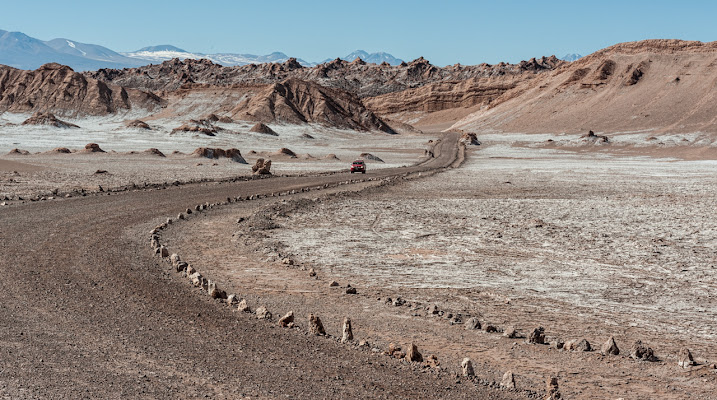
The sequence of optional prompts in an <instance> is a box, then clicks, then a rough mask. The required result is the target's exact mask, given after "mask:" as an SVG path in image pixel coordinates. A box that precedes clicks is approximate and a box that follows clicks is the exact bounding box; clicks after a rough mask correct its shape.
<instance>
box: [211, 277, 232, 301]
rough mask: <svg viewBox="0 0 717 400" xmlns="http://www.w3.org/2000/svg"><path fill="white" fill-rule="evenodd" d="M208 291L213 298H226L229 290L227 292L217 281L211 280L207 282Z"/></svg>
mask: <svg viewBox="0 0 717 400" xmlns="http://www.w3.org/2000/svg"><path fill="white" fill-rule="evenodd" d="M207 293H209V295H210V296H211V297H212V298H213V299H226V298H227V292H225V291H224V290H222V289H219V287H218V286H217V283H216V282H212V281H209V282H208V284H207Z"/></svg>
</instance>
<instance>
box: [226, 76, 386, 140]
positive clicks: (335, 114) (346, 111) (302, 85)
mask: <svg viewBox="0 0 717 400" xmlns="http://www.w3.org/2000/svg"><path fill="white" fill-rule="evenodd" d="M231 115H232V118H234V119H240V120H247V121H258V122H264V123H271V122H283V123H289V124H305V123H317V124H320V125H325V126H331V127H336V128H344V129H356V130H380V131H384V132H387V133H395V132H394V131H393V130H392V129H391V128H390V127H389V126H388V125H387V124H386V123H385V122H383V121H382V120H381V119H380V118H378V117H377V116H376V115H375V114H374V113H373V112H371V111H369V110H368V109H367V108H366V107H365V106H364V105H363V103H362V102H361V100H360V99H359V98H358V97H357V96H356V95H354V94H351V93H349V92H346V91H343V90H340V89H332V88H327V87H323V86H321V85H319V84H317V83H314V82H308V81H302V80H299V79H288V80H285V81H283V82H279V83H275V84H272V85H269V86H267V87H266V88H265V89H264V90H262V91H260V92H259V93H257V94H255V95H254V96H252V97H250V98H248V99H246V100H244V101H242V102H241V103H239V104H238V105H237V106H236V107H234V109H233V110H232V111H231Z"/></svg>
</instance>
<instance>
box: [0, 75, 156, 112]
mask: <svg viewBox="0 0 717 400" xmlns="http://www.w3.org/2000/svg"><path fill="white" fill-rule="evenodd" d="M160 103H161V100H160V98H159V97H157V96H155V95H154V94H150V93H146V92H143V91H140V90H136V89H126V88H123V87H120V86H117V85H115V84H111V83H107V82H104V81H98V80H97V79H93V78H91V77H87V76H85V75H83V74H80V73H77V72H75V71H73V70H72V68H70V67H67V66H64V65H60V64H55V63H51V64H45V65H43V66H41V67H40V68H38V69H36V70H34V71H25V70H19V69H15V68H11V67H8V66H0V112H4V111H10V112H35V111H42V112H52V113H55V114H58V115H64V116H83V115H106V114H113V113H116V112H118V111H122V110H132V109H146V110H154V109H156V108H158V107H159V105H160Z"/></svg>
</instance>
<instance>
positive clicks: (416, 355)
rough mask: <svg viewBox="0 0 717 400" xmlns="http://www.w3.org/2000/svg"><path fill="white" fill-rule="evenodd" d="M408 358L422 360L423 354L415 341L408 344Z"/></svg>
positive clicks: (416, 360) (409, 359)
mask: <svg viewBox="0 0 717 400" xmlns="http://www.w3.org/2000/svg"><path fill="white" fill-rule="evenodd" d="M406 359H407V360H408V361H415V362H422V361H423V355H421V353H420V352H419V351H418V346H416V345H415V343H411V344H410V345H409V346H408V352H406Z"/></svg>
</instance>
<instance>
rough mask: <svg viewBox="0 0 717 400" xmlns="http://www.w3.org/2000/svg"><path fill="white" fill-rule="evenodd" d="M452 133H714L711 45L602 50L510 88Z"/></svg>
mask: <svg viewBox="0 0 717 400" xmlns="http://www.w3.org/2000/svg"><path fill="white" fill-rule="evenodd" d="M454 127H455V128H462V129H469V130H495V131H508V132H579V131H586V130H589V129H591V130H595V131H600V132H627V131H640V130H646V131H647V130H649V131H655V132H710V133H717V42H711V43H701V42H687V41H680V40H645V41H640V42H630V43H621V44H618V45H615V46H612V47H608V48H606V49H603V50H600V51H598V52H596V53H593V54H592V55H590V56H587V57H584V58H581V59H580V60H578V61H575V62H573V63H571V64H567V65H564V66H563V67H561V68H558V69H556V70H555V71H552V72H550V73H546V74H542V75H540V76H538V77H537V78H536V79H533V80H530V81H527V82H524V83H523V84H521V85H518V86H517V87H516V88H514V89H511V90H510V91H508V92H506V93H505V94H504V95H503V96H501V97H500V98H498V99H497V100H496V101H494V102H493V103H492V104H491V105H490V106H488V107H486V108H483V109H480V110H478V111H476V112H474V113H472V114H471V115H469V116H467V117H465V118H463V119H462V120H460V121H458V122H457V123H456V124H455V125H454Z"/></svg>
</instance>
